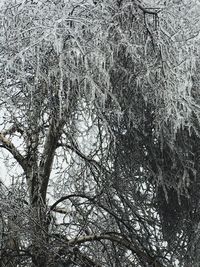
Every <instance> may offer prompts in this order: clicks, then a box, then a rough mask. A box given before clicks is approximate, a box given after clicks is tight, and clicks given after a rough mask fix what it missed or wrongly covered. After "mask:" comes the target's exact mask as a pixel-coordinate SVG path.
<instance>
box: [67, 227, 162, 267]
mask: <svg viewBox="0 0 200 267" xmlns="http://www.w3.org/2000/svg"><path fill="white" fill-rule="evenodd" d="M102 240H109V241H111V242H115V243H117V244H119V245H120V246H122V247H125V248H126V249H128V250H130V251H131V252H132V253H133V254H135V255H137V257H138V259H139V260H140V261H141V263H142V264H143V265H144V266H146V264H149V265H151V266H156V267H164V265H163V264H162V263H161V262H160V261H159V260H158V259H157V257H156V256H152V255H150V253H146V252H144V249H143V248H140V247H139V246H137V245H136V243H135V244H134V243H133V242H132V241H130V240H128V239H127V238H126V237H125V236H122V235H121V234H119V233H115V232H107V233H101V234H94V235H87V236H80V237H78V238H73V239H70V240H66V243H67V246H68V247H69V246H77V245H81V244H83V243H86V242H95V241H102Z"/></svg>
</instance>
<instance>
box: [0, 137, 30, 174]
mask: <svg viewBox="0 0 200 267" xmlns="http://www.w3.org/2000/svg"><path fill="white" fill-rule="evenodd" d="M0 143H2V146H1V147H3V148H5V149H6V150H7V151H9V152H10V153H11V154H12V155H13V157H14V158H15V159H16V160H17V162H18V163H19V164H20V166H21V167H22V169H23V170H24V171H25V172H26V169H27V167H26V160H25V158H24V157H23V156H22V155H21V153H20V152H19V151H18V150H17V148H16V147H15V146H14V145H13V143H12V142H11V141H10V140H9V139H8V138H6V137H5V135H4V134H3V133H0Z"/></svg>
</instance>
